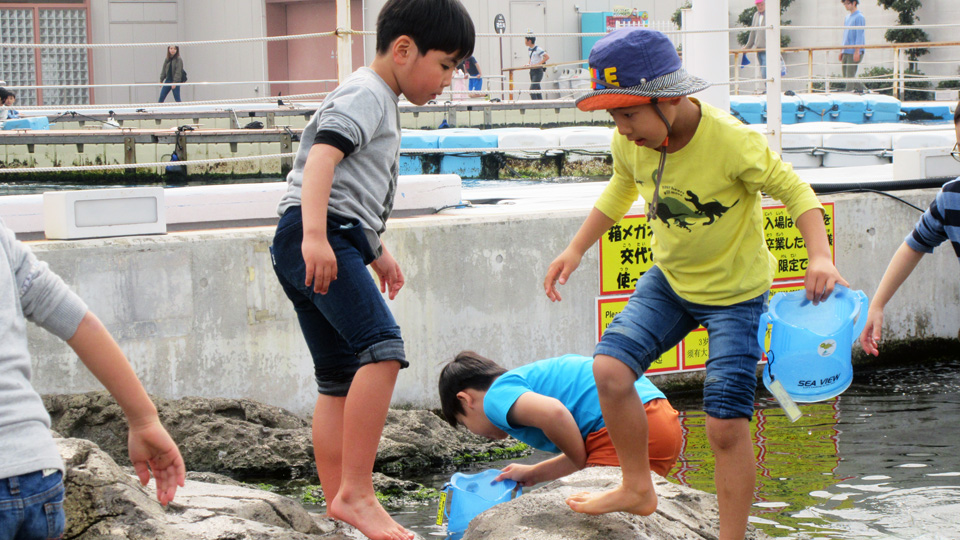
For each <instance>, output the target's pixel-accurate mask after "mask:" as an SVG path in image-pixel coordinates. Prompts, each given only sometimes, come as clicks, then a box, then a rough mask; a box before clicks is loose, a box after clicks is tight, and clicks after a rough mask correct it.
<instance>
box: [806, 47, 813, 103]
mask: <svg viewBox="0 0 960 540" xmlns="http://www.w3.org/2000/svg"><path fill="white" fill-rule="evenodd" d="M807 92H808V93H811V94H812V93H813V49H810V50H808V51H807Z"/></svg>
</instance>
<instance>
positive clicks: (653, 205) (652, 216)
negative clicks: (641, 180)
mask: <svg viewBox="0 0 960 540" xmlns="http://www.w3.org/2000/svg"><path fill="white" fill-rule="evenodd" d="M650 103H651V104H652V105H653V110H655V111H657V115H659V116H660V119H661V120H663V123H664V124H665V125H666V126H667V137H666V138H665V139H663V144H662V145H660V164H659V165H658V166H657V179H656V180H655V181H654V184H653V200H652V201H650V208H649V209H648V210H647V221H648V222H650V221H654V220H656V219H657V210H658V209H659V208H660V180H662V179H663V168H664V167H665V166H666V164H667V144H668V141H669V140H670V132H671V131H673V126H671V125H670V121H669V120H667V117H666V116H664V115H663V111H661V110H660V107H659V106H658V105H657V98H653V99H651V100H650Z"/></svg>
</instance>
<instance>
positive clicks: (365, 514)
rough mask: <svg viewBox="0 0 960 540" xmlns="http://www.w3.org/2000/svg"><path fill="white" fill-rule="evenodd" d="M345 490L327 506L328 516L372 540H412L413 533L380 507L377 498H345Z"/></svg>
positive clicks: (371, 496) (372, 496)
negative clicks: (343, 522) (354, 528)
mask: <svg viewBox="0 0 960 540" xmlns="http://www.w3.org/2000/svg"><path fill="white" fill-rule="evenodd" d="M345 495H346V494H345V493H344V492H343V490H341V491H340V493H338V494H337V498H336V499H334V500H333V502H331V503H329V504H328V505H327V515H328V516H330V517H332V518H334V519H338V520H340V521H345V522H347V523H349V524H350V525H353V526H354V527H356V528H357V529H358V530H359V531H360V532H361V533H362V534H363V535H364V536H366V537H367V538H369V539H370V540H411V539H412V538H413V533H412V532H410V531H408V530H406V529H404V528H403V527H402V526H401V525H400V524H399V523H397V522H396V521H394V520H393V518H391V517H390V514H388V513H387V511H386V510H384V509H383V507H382V506H380V501H378V500H377V498H376V496H374V495H372V494H371V495H370V496H362V497H356V498H352V499H351V498H348V497H345Z"/></svg>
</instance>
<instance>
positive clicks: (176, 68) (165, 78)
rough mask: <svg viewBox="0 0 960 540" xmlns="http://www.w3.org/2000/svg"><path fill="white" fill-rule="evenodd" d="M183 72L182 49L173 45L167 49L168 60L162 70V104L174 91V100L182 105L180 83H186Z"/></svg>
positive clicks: (164, 62)
mask: <svg viewBox="0 0 960 540" xmlns="http://www.w3.org/2000/svg"><path fill="white" fill-rule="evenodd" d="M186 80H187V78H186V76H185V72H184V71H183V60H182V59H181V58H180V47H178V46H176V45H171V46H169V47H167V58H166V60H164V61H163V67H162V68H160V82H162V83H164V86H163V88H161V89H160V103H163V102H164V100H166V99H167V94H169V93H170V90H173V99H174V100H175V101H176V102H177V103H180V83H182V82H184V81H186Z"/></svg>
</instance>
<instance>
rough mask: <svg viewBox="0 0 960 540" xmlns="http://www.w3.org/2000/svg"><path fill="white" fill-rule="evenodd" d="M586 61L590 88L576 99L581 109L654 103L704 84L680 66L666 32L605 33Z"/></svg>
mask: <svg viewBox="0 0 960 540" xmlns="http://www.w3.org/2000/svg"><path fill="white" fill-rule="evenodd" d="M589 63H590V78H591V82H592V88H593V92H590V93H588V94H585V95H583V96H581V97H580V98H578V99H577V101H576V104H577V108H578V109H580V110H581V111H596V110H601V109H618V108H621V107H633V106H635V105H643V104H646V103H656V100H657V99H659V98H663V99H669V98H674V97H681V96H687V95H690V94H694V93H696V92H699V91H701V90H704V89H706V88H708V87H709V86H710V83H708V82H707V81H705V80H703V79H701V78H699V77H694V76H693V75H690V74H689V73H687V71H686V70H685V69H683V65H682V64H681V63H680V57H679V56H678V55H677V50H676V49H675V48H674V46H673V43H672V42H671V41H670V40H669V39H668V38H667V36H665V35H663V34H662V33H660V32H657V31H656V30H650V29H647V28H621V29H619V30H614V31H613V32H610V33H609V34H607V35H606V36H604V37H603V38H601V39H600V40H599V41H597V43H596V44H594V46H593V48H592V49H591V50H590V58H589Z"/></svg>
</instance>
